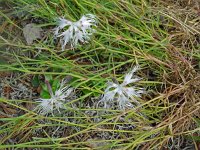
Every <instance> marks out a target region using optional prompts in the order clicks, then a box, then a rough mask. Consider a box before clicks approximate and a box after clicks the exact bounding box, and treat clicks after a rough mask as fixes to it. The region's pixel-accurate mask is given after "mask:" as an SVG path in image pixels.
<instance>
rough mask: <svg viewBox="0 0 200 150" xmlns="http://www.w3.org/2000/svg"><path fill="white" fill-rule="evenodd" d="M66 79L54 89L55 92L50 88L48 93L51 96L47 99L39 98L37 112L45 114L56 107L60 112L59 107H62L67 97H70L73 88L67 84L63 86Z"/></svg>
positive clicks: (51, 111)
mask: <svg viewBox="0 0 200 150" xmlns="http://www.w3.org/2000/svg"><path fill="white" fill-rule="evenodd" d="M65 84H66V81H65V80H62V82H61V83H60V88H59V89H58V90H56V91H55V94H54V93H53V91H52V90H51V89H50V90H49V93H50V96H51V98H49V99H43V98H40V99H39V100H38V102H39V103H40V104H39V105H38V107H39V112H40V113H41V114H42V115H46V114H49V113H53V111H54V109H57V110H58V111H59V112H60V109H64V108H65V107H64V104H65V102H66V101H67V98H69V97H70V95H71V94H72V91H73V88H70V87H69V86H65Z"/></svg>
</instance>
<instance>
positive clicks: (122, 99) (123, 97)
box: [100, 66, 144, 109]
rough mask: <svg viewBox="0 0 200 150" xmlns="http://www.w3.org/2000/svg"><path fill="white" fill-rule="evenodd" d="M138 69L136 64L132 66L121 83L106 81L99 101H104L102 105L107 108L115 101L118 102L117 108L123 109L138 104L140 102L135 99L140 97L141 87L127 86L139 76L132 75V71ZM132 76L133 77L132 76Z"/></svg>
mask: <svg viewBox="0 0 200 150" xmlns="http://www.w3.org/2000/svg"><path fill="white" fill-rule="evenodd" d="M138 69H139V67H138V66H136V67H134V68H133V69H132V71H130V72H129V73H128V74H126V75H125V78H124V81H123V83H121V84H119V83H114V82H108V87H107V88H106V89H105V92H104V95H103V97H102V99H101V100H100V102H103V103H104V107H105V108H108V106H109V104H110V103H114V102H115V101H116V102H117V104H118V107H119V109H125V108H126V107H133V106H134V105H133V104H132V103H131V101H132V102H133V103H134V104H135V105H139V104H140V103H139V102H138V101H137V100H136V99H135V98H136V97H140V96H141V94H142V93H143V92H144V90H143V89H142V88H137V87H136V86H128V85H129V84H131V83H135V82H137V81H139V80H141V78H139V77H137V76H135V75H134V73H135V72H136V71H137V70H138ZM133 77H134V78H133Z"/></svg>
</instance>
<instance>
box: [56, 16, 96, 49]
mask: <svg viewBox="0 0 200 150" xmlns="http://www.w3.org/2000/svg"><path fill="white" fill-rule="evenodd" d="M96 23H97V21H96V18H95V15H92V14H87V15H84V16H82V17H81V19H80V20H79V21H77V22H72V21H69V20H67V19H64V18H59V23H58V27H57V28H56V29H55V36H56V37H61V44H62V50H64V49H65V46H66V44H68V43H71V47H72V48H74V47H76V46H77V45H78V42H82V43H85V42H88V41H89V40H90V35H92V33H93V32H95V29H93V26H96ZM64 28H68V29H67V30H66V31H64V32H62V33H60V34H59V31H60V30H61V31H63V29H64Z"/></svg>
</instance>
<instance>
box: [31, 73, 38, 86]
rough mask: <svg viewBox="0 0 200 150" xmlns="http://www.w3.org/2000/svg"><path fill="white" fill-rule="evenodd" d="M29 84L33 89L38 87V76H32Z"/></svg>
mask: <svg viewBox="0 0 200 150" xmlns="http://www.w3.org/2000/svg"><path fill="white" fill-rule="evenodd" d="M31 84H32V86H33V87H35V88H36V87H38V86H39V85H40V81H39V78H38V75H36V76H34V77H33V78H32V81H31Z"/></svg>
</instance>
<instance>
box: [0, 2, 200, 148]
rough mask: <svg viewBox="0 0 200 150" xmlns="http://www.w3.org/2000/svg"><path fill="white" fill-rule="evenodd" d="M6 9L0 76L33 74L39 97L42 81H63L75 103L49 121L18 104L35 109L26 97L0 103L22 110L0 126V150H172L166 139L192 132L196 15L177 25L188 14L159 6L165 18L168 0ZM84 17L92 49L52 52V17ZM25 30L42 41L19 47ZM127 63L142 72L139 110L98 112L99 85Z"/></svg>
mask: <svg viewBox="0 0 200 150" xmlns="http://www.w3.org/2000/svg"><path fill="white" fill-rule="evenodd" d="M5 3H6V4H5V5H6V7H5V9H4V10H2V11H0V14H1V16H2V17H1V22H2V25H1V26H0V33H2V36H0V46H1V49H2V50H0V53H1V56H0V58H1V57H2V58H1V60H2V61H0V71H1V72H5V71H6V72H20V73H22V74H23V75H24V76H28V75H32V76H38V79H39V85H38V87H37V88H38V89H37V90H38V92H39V93H40V94H41V90H40V88H41V87H42V83H43V82H44V76H51V77H52V80H58V79H61V78H64V77H66V76H70V77H72V80H71V82H70V86H72V87H74V88H75V89H76V93H77V97H76V98H75V100H73V101H70V102H68V103H66V104H65V106H64V107H65V108H66V110H64V111H63V112H62V114H61V115H59V114H58V115H56V116H50V115H49V116H43V115H40V114H37V113H35V112H34V111H33V109H28V108H27V106H26V105H24V104H29V103H31V104H34V105H37V103H36V101H35V100H34V99H32V101H31V102H30V101H26V100H8V99H5V98H1V99H0V101H1V104H3V106H5V105H6V107H7V108H8V109H9V107H11V108H14V109H18V110H19V112H21V113H20V115H19V114H18V115H17V116H16V117H8V116H7V117H4V118H1V119H0V121H1V125H2V126H1V130H0V133H1V137H2V140H1V146H0V148H1V149H6V148H38V149H44V148H50V147H51V148H57V149H61V148H67V149H86V148H94V149H100V148H102V149H110V148H113V149H117V148H118V149H121V148H123V149H153V148H156V149H159V148H163V147H168V148H169V147H170V145H176V144H173V143H172V144H171V141H172V139H173V137H174V138H175V137H177V136H178V137H180V136H181V137H182V136H183V137H184V136H185V135H189V134H192V133H193V132H194V131H195V132H196V130H197V129H195V126H193V124H194V121H193V119H192V118H193V117H197V118H199V98H200V95H199V93H200V89H199V86H198V85H199V84H200V83H199V81H200V79H199V70H200V69H199V64H198V62H199V60H200V57H199V50H198V48H199V42H198V38H196V37H198V36H199V31H198V26H197V25H196V23H195V22H191V20H192V19H197V18H195V17H197V16H195V15H194V14H195V13H192V14H193V15H191V17H188V18H187V19H188V20H185V18H184V14H185V13H186V14H187V13H188V10H189V9H188V8H186V6H182V7H183V8H184V9H185V10H187V11H183V9H177V8H179V7H180V6H179V5H178V3H176V4H172V3H167V4H170V6H171V8H172V9H171V10H170V9H169V8H165V7H164V6H166V2H165V3H164V2H160V3H158V2H154V3H152V4H150V3H148V2H146V1H137V0H135V1H106V0H102V1H97V0H92V1H87V0H81V1H71V0H70V1H62V0H53V1H50V2H46V1H42V0H40V1H33V0H31V1H30V0H18V1H7V2H5ZM22 6H23V9H21V8H22ZM178 6H179V7H178ZM13 8H14V9H13ZM175 8H176V9H175ZM88 13H92V14H95V15H96V16H97V18H98V21H99V24H98V26H97V28H96V30H97V32H96V33H95V34H94V36H93V37H92V39H91V42H90V43H89V44H85V45H84V46H79V47H78V48H76V49H74V50H67V51H63V52H60V49H61V45H60V44H59V42H58V41H56V40H54V38H53V32H52V29H53V28H54V27H55V25H56V18H58V17H60V16H64V17H65V18H69V19H70V20H73V21H76V20H77V19H78V18H80V16H82V15H83V14H88ZM19 14H21V15H19ZM193 21H194V20H193ZM30 22H31V23H36V24H38V25H39V26H41V27H42V28H43V30H44V37H43V38H42V39H41V40H38V41H35V42H34V44H32V45H27V44H26V42H25V39H24V38H23V36H22V28H23V27H24V24H27V23H30ZM191 25H194V26H191ZM19 33H21V34H19ZM16 35H17V38H16ZM187 35H189V37H190V38H188V36H187ZM135 64H139V65H140V66H141V68H142V69H141V70H140V71H139V72H138V75H139V76H140V77H142V78H143V81H140V82H139V83H138V84H139V85H140V86H141V87H144V88H145V89H146V91H147V93H146V94H145V95H143V96H142V97H141V105H140V106H137V107H136V108H135V110H132V109H127V110H125V111H121V110H116V109H114V110H113V109H107V110H106V112H105V110H104V109H103V108H101V107H100V108H99V107H96V106H97V102H98V101H99V100H100V96H101V95H102V94H103V90H104V89H105V88H106V84H105V83H106V82H107V80H110V79H112V78H116V79H117V80H118V81H122V79H123V77H124V74H125V73H126V72H127V71H130V68H132V67H133V66H134V65H135ZM31 80H32V82H33V81H34V78H31V79H30V83H31ZM2 111H5V110H2ZM140 114H143V115H140ZM16 137H17V138H16ZM180 139H181V138H180ZM91 141H92V143H95V144H91ZM169 143H170V144H169Z"/></svg>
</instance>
